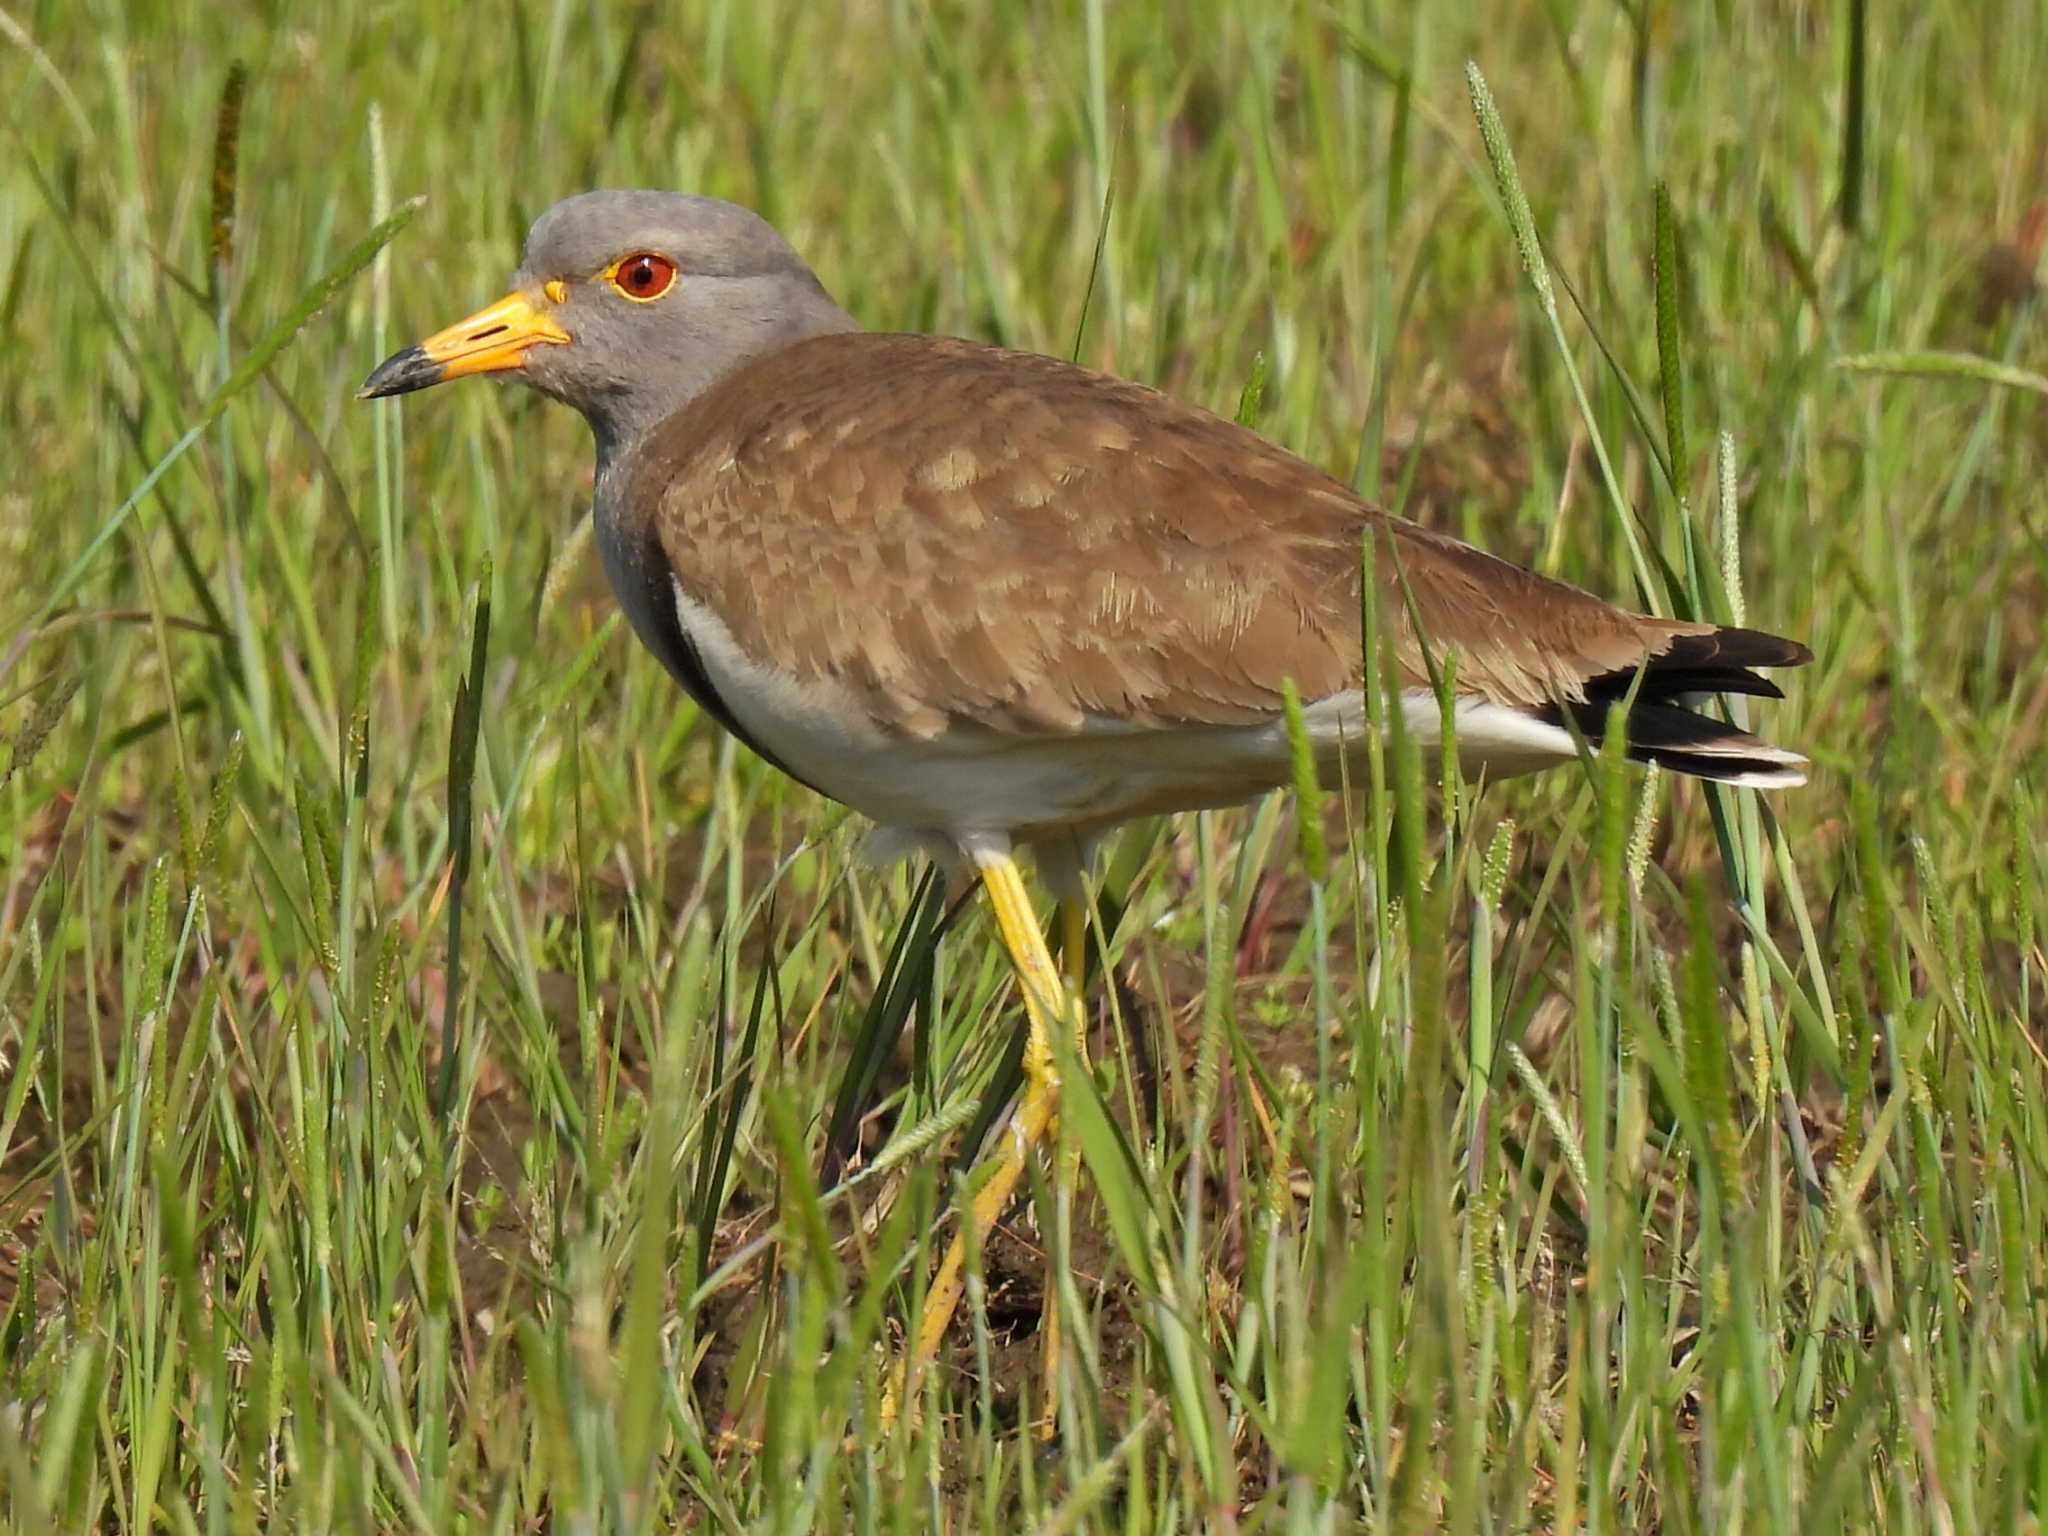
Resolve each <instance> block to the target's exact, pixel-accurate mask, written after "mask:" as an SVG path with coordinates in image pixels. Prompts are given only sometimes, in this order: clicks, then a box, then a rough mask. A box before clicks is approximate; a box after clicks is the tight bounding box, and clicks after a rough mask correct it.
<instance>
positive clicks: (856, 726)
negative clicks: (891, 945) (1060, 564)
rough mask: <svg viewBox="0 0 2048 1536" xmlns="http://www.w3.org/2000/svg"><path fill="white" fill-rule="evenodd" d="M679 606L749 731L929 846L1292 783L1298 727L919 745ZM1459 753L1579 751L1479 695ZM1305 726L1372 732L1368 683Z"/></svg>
mask: <svg viewBox="0 0 2048 1536" xmlns="http://www.w3.org/2000/svg"><path fill="white" fill-rule="evenodd" d="M676 615H677V618H678V619H679V620H680V622H681V624H682V626H683V629H684V630H685V631H686V632H687V633H688V635H689V636H690V639H691V641H692V643H693V644H694V645H695V646H696V648H697V653H698V655H699V657H700V658H701V660H702V661H703V664H704V670H705V672H706V674H707V675H708V677H709V678H710V681H711V683H712V686H713V687H714V688H716V690H717V692H718V696H719V698H720V699H721V700H722V701H723V702H724V704H725V706H726V708H728V709H730V710H731V711H732V713H733V715H734V717H735V718H736V719H737V720H738V721H739V723H740V724H741V725H742V726H743V727H745V729H746V731H747V733H748V734H749V735H751V736H752V737H753V738H754V739H755V740H757V741H758V742H760V744H761V745H762V746H763V747H765V748H766V749H767V750H768V751H769V752H771V753H772V754H774V755H775V756H776V757H778V758H780V759H781V760H782V761H783V762H784V763H787V764H788V765H789V767H790V769H791V770H792V771H793V772H795V773H797V774H798V775H799V776H801V777H802V778H804V779H806V780H808V781H809V782H810V783H812V784H815V785H817V786H818V787H819V788H820V789H822V790H824V791H825V792H826V793H827V794H829V795H831V796H832V797H833V798H834V799H835V800H839V801H841V802H843V803H844V804H846V805H849V806H851V807H853V808H854V809H855V810H857V811H860V812H861V813H862V814H864V815H866V816H869V817H871V818H873V819H874V820H875V821H876V822H878V823H880V824H881V826H882V827H883V828H884V829H886V830H888V831H890V832H892V833H894V834H898V835H897V836H896V837H895V838H893V839H892V841H897V842H905V843H908V844H913V845H925V846H929V845H930V844H931V843H932V842H934V841H935V840H936V841H942V842H951V843H953V844H955V845H956V846H957V845H958V844H959V843H960V842H961V840H962V839H964V838H968V837H971V836H973V835H975V834H986V833H996V834H1003V835H1012V836H1021V837H1024V838H1026V839H1032V838H1033V837H1034V835H1036V836H1044V835H1046V834H1049V833H1052V832H1054V831H1057V830H1060V829H1067V828H1080V829H1090V828H1101V827H1103V826H1106V825H1108V824H1111V823H1114V822H1117V821H1120V820H1125V819H1127V818H1129V817H1132V816H1136V815H1143V814H1150V813H1154V812H1159V811H1165V810H1174V809H1192V808H1196V807H1202V806H1216V805H1229V804H1234V803H1236V802H1238V801H1241V800H1245V799H1248V798H1250V797H1251V796H1253V795H1256V794H1259V793H1261V792H1263V791H1265V790H1268V789H1273V788H1276V787H1278V786H1280V785H1283V784H1285V783H1287V782H1289V781H1290V779H1291V777H1292V767H1291V756H1290V753H1289V750H1288V745H1287V731H1286V726H1285V724H1284V723H1283V722H1282V721H1281V720H1280V719H1279V718H1277V717H1276V718H1275V719H1274V720H1272V721H1271V722H1268V723H1260V724H1256V725H1237V726H1213V725H1210V726H1187V727H1182V728H1179V729H1156V728H1137V727H1130V726H1126V725H1123V724H1121V723H1119V722H1116V721H1102V722H1100V723H1098V724H1096V725H1093V726H1091V727H1088V728H1086V729H1084V730H1082V731H1079V732H1076V733H1073V734H1071V735H1060V736H1051V735H1046V736H1020V735H1015V734H1005V733H1000V732H996V731H989V730H983V729H981V728H979V727H975V726H971V725H962V726H959V727H956V728H954V729H952V730H949V731H947V732H945V733H943V734H941V735H939V736H936V737H931V738H926V739H913V738H908V737H904V736H901V735H897V734H893V733H889V732H885V731H883V730H881V729H880V728H878V727H877V726H876V725H875V724H874V723H873V722H872V720H871V719H870V718H869V717H868V715H867V713H866V711H865V710H863V709H862V708H861V707H860V705H859V703H858V702H857V701H856V700H855V699H854V697H853V696H852V695H851V694H849V693H846V692H844V691H842V690H838V689H835V688H833V687H831V686H829V685H821V684H810V683H804V682H800V681H798V680H797V679H795V678H793V677H791V676H789V675H788V674H787V673H785V672H782V671H780V670H778V669H776V668H773V667H768V666H763V665H762V664H760V663H759V662H757V661H754V660H753V659H751V658H749V657H747V656H745V655H743V654H742V653H741V652H740V650H739V647H738V646H737V645H736V644H735V643H734V641H733V637H732V632H731V631H730V630H729V629H727V628H726V626H725V624H724V623H723V622H722V621H721V620H720V619H719V618H718V616H717V615H716V614H714V613H712V612H711V611H710V610H709V609H708V608H706V607H704V606H703V605H702V604H700V603H697V602H695V601H694V600H692V599H691V598H690V597H688V596H687V595H686V594H685V593H684V592H683V591H682V589H681V588H680V587H678V588H677V589H676ZM1403 716H1404V719H1405V720H1406V722H1407V725H1408V728H1409V730H1410V731H1411V732H1412V733H1413V735H1414V737H1415V739H1416V740H1417V741H1418V742H1419V743H1420V744H1421V745H1422V747H1423V748H1424V749H1425V751H1427V750H1429V749H1431V748H1433V747H1435V746H1436V745H1437V742H1438V739H1439V731H1438V726H1439V712H1438V708H1437V703H1436V699H1435V698H1434V697H1433V696H1432V695H1430V694H1429V693H1427V692H1416V693H1412V694H1409V695H1407V696H1405V697H1404V699H1403ZM1456 722H1457V730H1458V744H1459V751H1460V761H1461V763H1462V764H1463V766H1464V767H1465V769H1466V771H1467V772H1477V771H1478V770H1479V769H1481V768H1482V767H1484V768H1485V769H1487V771H1488V772H1489V773H1491V774H1492V775H1494V776H1496V777H1498V776H1501V775H1503V774H1509V773H1524V772H1528V771H1530V770H1532V769H1537V768H1543V767H1548V766H1550V765H1552V764H1554V763H1558V762H1561V761H1564V760H1566V759H1568V758H1570V757H1571V756H1572V755H1573V751H1574V748H1573V743H1572V739H1571V736H1570V734H1569V733H1568V732H1566V731H1565V730H1563V729H1562V728H1561V727H1558V726H1554V725H1549V724H1546V723H1545V722H1543V721H1540V720H1536V719H1533V718H1531V717H1530V716H1528V715H1525V714H1523V713H1521V712H1520V711H1517V710H1513V709H1508V708H1504V707H1502V706H1500V705H1496V704H1486V703H1481V702H1479V701H1476V700H1468V701H1462V702H1460V703H1459V705H1458V706H1457V712H1456ZM1305 723H1306V725H1307V726H1308V730H1309V736H1310V739H1311V740H1312V741H1314V742H1315V744H1316V748H1317V754H1318V756H1319V757H1321V758H1322V759H1323V760H1324V762H1325V764H1326V765H1327V764H1333V763H1334V762H1335V761H1336V760H1337V759H1338V758H1339V757H1340V756H1343V755H1344V754H1345V753H1346V752H1347V751H1349V750H1352V749H1355V748H1356V747H1357V746H1359V745H1360V744H1362V742H1363V740H1364V715H1363V712H1362V699H1361V695H1360V694H1359V692H1358V691H1357V690H1355V689H1354V690H1352V691H1350V692H1348V693H1344V694H1339V695H1336V696H1333V697H1331V698H1327V699H1321V700H1318V701H1316V702H1315V703H1313V704H1311V705H1309V706H1308V708H1307V710H1306V711H1305Z"/></svg>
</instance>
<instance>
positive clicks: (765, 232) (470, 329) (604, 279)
mask: <svg viewBox="0 0 2048 1536" xmlns="http://www.w3.org/2000/svg"><path fill="white" fill-rule="evenodd" d="M858 328H859V327H858V326H857V325H855V323H854V321H853V320H852V318H851V317H850V316H848V315H847V313H846V312H845V311H844V310H842V309H841V308H840V307H839V306H838V305H837V304H835V303H834V302H833V301H832V297H831V295H830V294H828V293H826V291H825V289H824V286H823V285H822V284H821V283H819V281H818V279H817V278H816V276H814V275H813V274H812V272H811V269H810V268H809V267H807V266H805V265H804V263H803V259H802V258H801V257H799V256H798V255H797V254H796V252H795V251H794V250H792V249H791V248H790V245H789V242H788V241H786V240H784V239H783V238H782V236H781V235H779V234H777V233H776V232H775V230H774V228H773V227H772V226H770V225H769V223H768V222H767V221H766V220H765V219H763V218H761V217H760V216H759V215H758V214H756V213H753V212H752V211H750V210H748V209H745V208H742V207H739V206H738V205H737V204H734V203H727V202H721V201H719V200H718V199H717V198H713V197H696V196H691V195H688V194H685V193H680V192H655V191H606V192H584V193H580V194H578V195H577V196H575V197H569V198H564V199H563V200H562V201H561V202H559V203H556V204H555V205H554V207H552V208H550V209H548V211H547V212H546V213H544V214H542V215H541V216H540V218H539V219H538V220H537V221H536V222H535V224H534V226H533V228H532V230H531V231H530V232H529V233H528V234H527V237H526V251H525V255H524V258H523V259H522V261H521V262H520V266H519V271H518V272H517V273H516V274H515V275H514V276H513V279H512V290H511V292H510V293H508V294H507V295H506V296H505V297H504V298H503V299H501V300H499V301H498V302H497V303H496V304H493V305H491V306H490V307H488V308H486V309H483V310H480V311H478V312H477V313H476V314H474V315H472V316H470V317H469V318H468V319H467V320H462V321H459V322H457V323H456V324H455V325H452V326H449V327H448V328H447V329H446V330H443V331H440V332H438V333H436V334H435V335H433V336H430V337H428V338H427V339H426V340H425V341H423V342H421V343H420V344H419V345H418V346H415V347H408V348H407V349H406V350H405V351H403V352H400V353H398V354H396V355H395V356H393V357H391V358H389V359H387V360H386V361H385V362H384V363H383V364H381V365H380V366H379V367H378V368H377V370H376V371H375V372H374V373H372V374H371V375H370V377H369V378H368V379H367V380H366V381H365V382H364V384H363V388H362V394H363V395H364V396H365V397H366V398H367V397H374V396H379V395H396V394H403V393H406V392H407V391H409V390H415V389H424V388H426V387H427V386H429V385H432V384H439V383H441V382H443V381H444V380H447V379H452V378H460V377H462V376H463V375H465V374H471V373H493V372H500V371H506V370H516V372H517V375H518V376H519V377H520V378H521V379H522V380H523V381H524V382H526V383H527V384H530V385H532V386H533V387H534V388H535V389H538V390H539V391H541V392H542V393H543V394H546V395H551V396H553V397H554V398H555V399H557V400H562V401H565V402H566V403H568V404H570V405H573V406H575V407H576V408H577V409H578V410H579V411H581V412H582V413H583V415H584V416H585V418H586V419H588V420H589V422H590V425H591V430H592V431H593V432H594V433H595V434H596V436H597V445H598V456H599V460H600V463H603V462H604V461H607V460H610V459H613V458H615V457H616V456H617V455H619V454H621V453H623V452H624V451H625V450H627V449H628V448H630V446H631V445H632V444H633V443H634V442H635V441H636V440H637V439H638V438H639V437H640V436H641V435H642V434H644V433H645V432H646V431H647V430H648V429H649V428H651V427H653V426H655V425H656V424H657V423H659V422H661V421H663V420H665V419H666V418H667V417H669V416H671V415H673V414H674V413H675V412H676V411H678V410H680V409H681V408H682V407H683V406H685V405H687V404H688V403H689V402H690V401H692V400H694V399H695V398H696V397H697V396H698V395H700V394H702V393H703V392H704V391H705V390H707V389H710V388H711V387H712V386H714V385H715V384H717V383H718V381H719V380H720V379H722V378H724V377H726V376H727V375H728V374H730V373H732V372H733V371H734V370H736V369H738V368H740V367H741V366H743V365H744V364H746V363H748V362H750V361H752V360H753V359H755V358H758V357H762V356H765V355H766V354H768V353H770V352H775V351H779V350H780V349H781V348H783V347H786V346H788V345H789V344H790V343H792V342H795V341H800V340H802V339H803V338H804V337H806V336H818V335H823V334H826V333H828V332H833V331H851V330H857V329H858Z"/></svg>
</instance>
